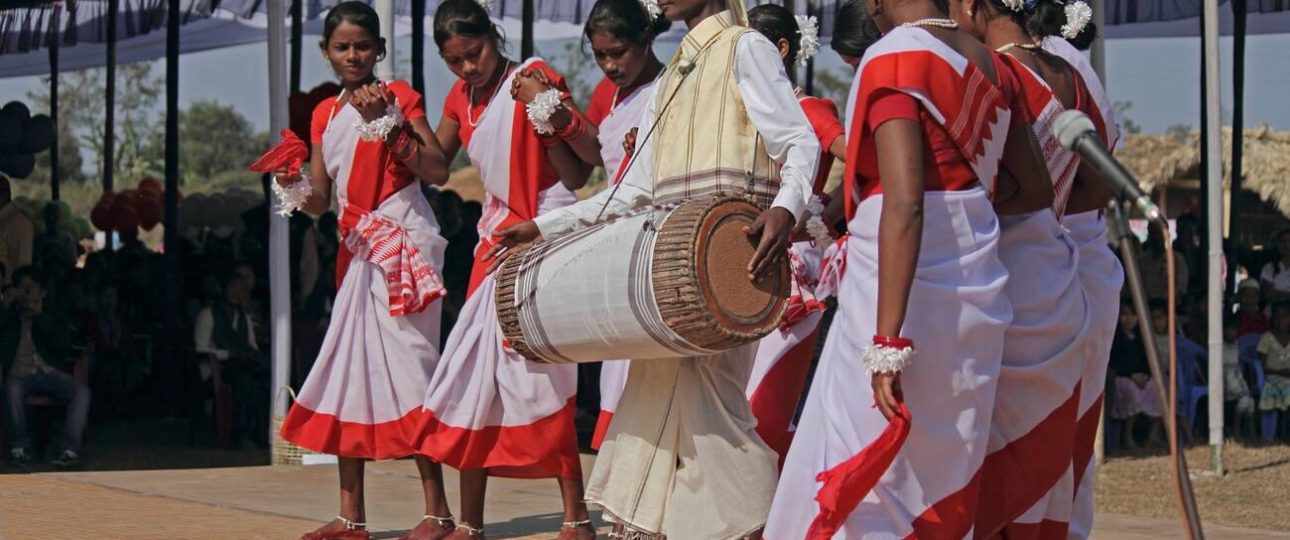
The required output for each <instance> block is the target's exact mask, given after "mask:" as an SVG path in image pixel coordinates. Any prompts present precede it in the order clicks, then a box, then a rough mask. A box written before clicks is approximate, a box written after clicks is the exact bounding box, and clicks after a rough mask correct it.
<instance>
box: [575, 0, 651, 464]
mask: <svg viewBox="0 0 1290 540" xmlns="http://www.w3.org/2000/svg"><path fill="white" fill-rule="evenodd" d="M671 24H672V23H671V22H670V21H668V20H667V19H666V18H664V17H662V16H661V15H660V16H658V17H655V18H653V20H651V16H650V13H649V12H648V11H647V10H646V8H645V6H644V5H643V4H642V3H641V2H640V0H599V1H597V2H596V4H595V5H594V6H592V8H591V13H589V14H588V15H587V24H586V26H585V27H584V28H583V35H584V36H585V37H586V38H587V41H588V42H590V44H591V53H592V55H593V56H594V57H595V59H596V64H597V65H598V66H599V67H600V70H601V71H602V72H604V74H605V78H603V79H601V80H600V83H599V84H597V85H596V88H595V90H594V91H592V94H591V103H589V104H588V105H587V120H588V121H589V122H591V123H592V124H594V125H595V126H596V127H597V129H599V132H600V133H599V135H598V137H599V139H600V141H599V142H600V161H599V162H598V163H596V164H597V165H602V166H604V168H605V177H606V178H607V179H608V180H609V183H610V185H612V184H616V183H618V180H619V176H620V174H621V171H622V169H623V167H624V166H625V165H626V161H627V159H629V158H630V155H631V149H633V148H634V147H635V141H634V137H635V135H631V136H630V138H629V134H630V133H632V131H633V130H634V129H636V127H637V126H639V125H640V122H641V115H643V114H644V113H645V108H646V106H647V105H648V104H649V103H650V101H651V100H653V99H654V86H655V83H657V82H658V80H657V79H658V75H659V73H661V72H662V71H663V63H662V62H660V61H659V59H658V57H657V56H655V55H654V49H653V46H654V38H655V37H656V36H657V35H658V34H660V33H662V32H665V31H667V29H668V28H669V27H671ZM629 147H631V148H629ZM630 366H631V361H630V360H607V361H605V362H602V363H601V367H600V416H599V417H598V418H597V419H596V430H595V433H594V434H593V435H592V437H591V447H592V448H594V449H597V450H598V449H600V444H601V442H603V441H604V438H605V434H606V433H608V432H609V424H610V423H611V422H613V419H614V411H615V410H617V409H618V400H619V398H621V397H622V395H623V387H624V386H626V385H627V371H628V368H629V367H630Z"/></svg>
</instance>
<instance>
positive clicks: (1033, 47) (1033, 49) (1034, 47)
mask: <svg viewBox="0 0 1290 540" xmlns="http://www.w3.org/2000/svg"><path fill="white" fill-rule="evenodd" d="M1014 48H1015V49H1021V50H1023V51H1026V52H1028V53H1030V54H1038V53H1039V51H1040V50H1041V49H1040V48H1039V44H1038V43H1017V42H1015V41H1014V42H1012V43H1008V44H1005V45H1004V46H1002V47H999V48H998V49H995V50H994V52H998V53H1002V52H1007V51H1009V50H1012V49H1014Z"/></svg>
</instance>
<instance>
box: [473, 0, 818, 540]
mask: <svg viewBox="0 0 1290 540" xmlns="http://www.w3.org/2000/svg"><path fill="white" fill-rule="evenodd" d="M662 9H663V13H664V15H665V16H666V17H667V18H668V19H670V20H673V21H684V22H685V23H686V24H687V26H688V27H689V29H690V32H689V33H688V34H687V35H686V36H685V39H684V40H683V41H682V43H681V47H680V49H679V50H678V51H677V53H676V56H675V57H674V58H673V59H672V62H671V63H670V64H669V66H668V68H667V70H666V71H665V72H664V74H663V76H662V79H661V80H660V81H659V83H658V87H657V90H656V92H655V101H654V102H653V103H652V104H651V105H650V106H649V107H648V108H647V110H646V111H645V113H644V116H643V117H642V119H641V122H640V129H639V134H640V135H639V137H640V140H641V143H640V144H639V145H638V146H639V147H638V148H637V155H636V156H635V158H634V161H633V162H632V164H631V165H630V166H629V168H628V170H627V172H626V173H625V174H624V176H623V178H622V181H621V185H620V186H619V187H618V188H617V189H616V190H605V191H603V192H601V193H600V194H599V195H597V196H595V197H592V198H590V199H588V200H585V201H582V202H580V203H578V204H574V205H571V206H567V207H564V208H562V209H560V210H556V211H553V212H550V213H548V214H545V215H542V216H539V217H538V218H537V219H536V220H534V221H531V222H527V223H522V224H520V225H516V226H514V227H511V228H509V229H505V230H503V231H501V232H500V233H499V234H501V235H502V236H504V239H503V240H502V242H501V243H500V244H499V245H498V246H497V247H495V248H494V252H498V253H500V252H502V251H503V249H504V247H509V246H514V245H517V244H519V243H523V242H528V241H533V240H537V239H539V238H553V237H556V236H560V235H563V234H567V233H569V232H570V231H573V230H576V229H580V228H583V227H587V226H589V225H592V224H594V223H595V221H596V219H597V216H599V215H601V210H602V208H603V209H604V215H613V214H622V213H625V212H627V211H630V210H631V209H633V208H637V207H641V206H645V205H649V204H654V203H667V202H678V201H684V200H689V199H693V198H700V197H707V196H709V195H712V194H716V193H741V194H743V195H744V196H746V197H747V198H748V199H749V200H751V201H753V202H754V203H756V204H757V205H758V206H760V207H761V208H762V209H763V212H762V214H761V216H760V217H759V218H758V219H757V221H756V222H755V223H754V225H753V227H752V229H751V230H750V231H749V234H750V235H753V236H755V237H760V238H759V242H758V250H757V254H756V256H755V257H754V258H753V260H752V261H750V262H749V265H748V273H749V275H748V278H749V279H755V278H756V276H757V275H758V274H761V273H762V272H764V271H766V270H768V269H769V268H771V267H772V265H773V264H774V263H775V262H776V261H777V259H779V258H781V257H784V256H786V253H787V249H788V243H789V236H790V231H791V229H792V228H793V226H794V224H795V223H797V222H798V221H799V220H801V219H802V214H803V212H804V211H805V209H806V206H807V203H808V201H809V198H810V195H811V180H812V179H813V178H815V168H816V161H817V160H818V156H819V155H820V148H819V143H818V142H817V141H816V140H815V136H814V135H813V133H812V131H811V127H810V125H809V124H808V123H807V120H806V117H805V116H804V115H803V114H802V110H801V107H799V106H798V104H797V97H796V96H795V95H794V94H793V86H792V84H791V83H790V81H789V79H788V76H787V74H786V73H785V72H784V67H783V62H782V60H781V59H780V57H779V51H778V50H777V49H776V48H775V46H774V45H773V44H771V42H770V41H768V40H767V39H766V38H765V37H763V36H761V35H760V34H758V33H757V32H755V31H753V30H751V29H749V28H747V13H746V11H745V8H744V6H743V5H742V0H671V1H670V2H668V3H664V4H663V6H662ZM756 347H757V345H756V344H755V343H754V344H751V345H748V346H744V347H740V348H737V349H734V350H731V351H727V352H724V353H721V354H717V355H712V356H703V357H690V358H682V359H677V360H675V361H669V360H653V361H650V362H633V363H632V366H631V373H630V374H629V375H628V379H627V386H626V388H625V390H624V392H623V396H622V399H621V401H620V402H619V404H618V410H617V411H616V412H615V415H614V422H613V424H612V425H611V426H610V429H609V433H608V435H607V436H606V437H605V442H604V444H603V446H602V447H601V449H600V455H599V457H598V458H597V460H596V465H595V469H594V470H593V471H592V473H591V482H590V484H589V485H588V489H587V500H588V502H589V503H591V504H594V505H597V506H599V507H601V508H602V509H603V511H604V513H605V515H606V516H607V517H608V518H609V519H610V520H612V521H614V522H615V523H616V524H618V525H620V526H622V527H623V528H624V529H625V533H626V537H628V538H650V537H653V536H657V535H665V536H668V537H671V538H678V539H682V538H683V539H710V540H726V539H736V538H745V537H756V536H757V535H759V533H760V530H761V529H762V527H763V526H764V525H765V523H766V515H767V513H768V512H769V510H770V502H771V498H772V496H773V494H774V490H775V484H776V460H777V457H776V455H775V453H774V452H773V451H772V450H770V448H768V447H767V446H766V444H765V443H764V442H762V440H761V439H760V438H759V437H758V436H757V433H756V431H755V429H754V428H755V427H756V419H755V418H754V417H753V415H752V411H751V410H750V408H749V406H748V401H747V399H746V398H745V396H744V389H745V387H746V386H747V384H748V378H749V374H750V372H751V370H752V365H753V360H754V358H755V356H756V352H757V350H756Z"/></svg>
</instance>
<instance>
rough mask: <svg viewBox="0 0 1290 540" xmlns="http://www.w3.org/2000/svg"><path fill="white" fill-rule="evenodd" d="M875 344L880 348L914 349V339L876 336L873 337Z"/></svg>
mask: <svg viewBox="0 0 1290 540" xmlns="http://www.w3.org/2000/svg"><path fill="white" fill-rule="evenodd" d="M873 344H874V345H877V346H879V347H890V348H893V349H912V348H914V340H912V339H909V338H903V337H892V336H879V335H876V334H875V335H874V336H873Z"/></svg>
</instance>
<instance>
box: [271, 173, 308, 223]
mask: <svg viewBox="0 0 1290 540" xmlns="http://www.w3.org/2000/svg"><path fill="white" fill-rule="evenodd" d="M269 185H270V186H271V187H272V188H273V196H274V197H275V198H277V199H278V207H277V208H276V209H275V210H274V211H275V212H277V213H278V215H279V216H282V217H291V214H293V213H295V211H296V210H299V209H301V208H304V206H305V202H306V201H308V200H309V196H310V195H313V194H314V186H313V183H312V182H310V181H309V175H308V174H306V173H305V172H304V171H300V178H299V179H297V180H296V181H295V182H292V183H290V184H287V185H285V186H284V185H282V184H279V183H278V182H277V181H274V182H272V183H271V184H269Z"/></svg>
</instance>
